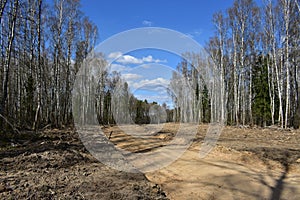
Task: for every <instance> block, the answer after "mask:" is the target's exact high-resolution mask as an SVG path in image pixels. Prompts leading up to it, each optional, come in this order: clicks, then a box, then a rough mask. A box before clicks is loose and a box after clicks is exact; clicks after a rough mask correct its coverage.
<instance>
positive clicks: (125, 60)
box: [116, 55, 167, 65]
mask: <svg viewBox="0 0 300 200" xmlns="http://www.w3.org/2000/svg"><path fill="white" fill-rule="evenodd" d="M116 62H118V63H121V64H123V65H124V64H143V63H166V62H167V60H160V59H154V58H153V56H151V55H149V56H146V57H143V58H141V59H140V58H136V57H134V56H131V55H124V56H121V57H119V59H117V60H116Z"/></svg>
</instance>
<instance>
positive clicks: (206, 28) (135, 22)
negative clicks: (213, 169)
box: [82, 0, 233, 45]
mask: <svg viewBox="0 0 300 200" xmlns="http://www.w3.org/2000/svg"><path fill="white" fill-rule="evenodd" d="M232 4H233V0H208V1H207V0H185V1H182V0H175V1H170V0H127V1H122V0H119V1H114V0H105V1H102V0H100V1H96V0H83V1H82V10H83V11H84V13H85V14H86V15H87V16H89V17H90V19H91V20H92V21H93V22H94V23H95V24H96V25H97V26H98V28H99V41H103V40H105V39H107V38H108V37H110V36H112V35H114V34H117V33H119V32H122V31H125V30H128V29H133V28H138V27H144V26H155V27H163V28H169V29H173V30H176V31H179V32H182V33H185V34H189V35H191V36H193V37H194V39H195V40H197V41H198V42H199V43H200V44H202V45H203V44H204V42H205V41H207V40H208V38H209V36H211V35H212V34H213V25H212V23H211V19H212V16H213V14H214V13H215V12H217V11H220V10H226V9H227V8H229V7H230V6H231V5H232Z"/></svg>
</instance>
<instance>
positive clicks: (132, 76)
mask: <svg viewBox="0 0 300 200" xmlns="http://www.w3.org/2000/svg"><path fill="white" fill-rule="evenodd" d="M122 78H124V79H125V81H130V80H137V79H140V78H143V76H141V75H139V74H129V73H128V74H122Z"/></svg>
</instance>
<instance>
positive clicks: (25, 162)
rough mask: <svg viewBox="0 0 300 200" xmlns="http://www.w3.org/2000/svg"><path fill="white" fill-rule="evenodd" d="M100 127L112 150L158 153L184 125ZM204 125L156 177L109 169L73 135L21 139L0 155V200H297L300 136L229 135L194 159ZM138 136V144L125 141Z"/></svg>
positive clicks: (228, 131) (274, 131) (233, 131)
mask: <svg viewBox="0 0 300 200" xmlns="http://www.w3.org/2000/svg"><path fill="white" fill-rule="evenodd" d="M145 127H146V126H144V125H142V126H124V127H121V128H122V129H120V127H117V126H112V127H102V128H103V130H104V133H105V135H104V136H103V137H105V138H109V139H110V141H111V142H112V143H114V144H115V145H116V146H118V147H120V148H122V149H124V150H127V151H131V152H134V153H141V154H146V153H149V152H155V151H158V150H159V149H160V148H162V147H164V146H165V145H166V144H168V143H169V142H171V141H173V139H174V136H175V135H176V133H177V131H178V128H179V127H181V128H184V130H187V131H188V130H189V127H190V125H189V124H171V123H169V124H164V125H153V127H151V126H147V127H148V128H147V127H146V129H145ZM149 127H150V128H149ZM207 129H208V125H200V126H199V128H198V131H197V135H196V137H195V138H194V139H193V143H192V145H191V147H190V148H189V149H188V150H187V151H186V152H185V153H184V154H183V155H182V156H181V157H180V158H179V159H177V160H176V161H175V162H173V163H172V164H171V165H169V166H167V167H165V168H162V169H160V170H158V171H154V172H149V173H145V174H141V173H125V172H121V171H118V170H114V169H111V168H109V167H107V166H105V165H103V164H101V163H100V162H98V161H97V160H96V159H95V158H93V156H92V155H91V154H90V153H89V152H88V151H87V150H86V149H85V147H84V146H83V144H82V142H81V141H80V140H79V137H78V134H76V133H74V132H73V131H71V130H69V131H65V130H64V131H60V130H45V131H43V132H40V133H33V132H22V135H20V136H18V138H16V139H15V140H14V141H9V143H8V142H7V141H6V142H2V144H1V146H2V147H1V149H0V199H9V198H11V199H41V198H44V199H167V198H169V199H300V131H295V130H280V129H278V128H275V127H273V128H266V129H259V128H251V129H250V128H233V127H226V128H225V129H224V130H223V132H222V135H221V137H220V139H219V140H218V142H217V145H216V147H215V148H214V149H213V151H212V152H211V153H210V154H209V155H208V156H207V157H205V158H204V159H200V158H199V148H200V147H201V145H202V142H203V139H204V137H205V134H206V131H207ZM128 130H130V131H131V132H132V131H133V132H135V133H139V132H140V131H141V130H142V131H143V130H146V131H144V132H143V137H134V136H132V135H128V134H127V133H129V132H130V131H128Z"/></svg>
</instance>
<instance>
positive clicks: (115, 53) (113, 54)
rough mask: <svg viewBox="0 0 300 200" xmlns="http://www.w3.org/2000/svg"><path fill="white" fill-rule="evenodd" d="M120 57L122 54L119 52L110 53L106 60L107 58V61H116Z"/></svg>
mask: <svg viewBox="0 0 300 200" xmlns="http://www.w3.org/2000/svg"><path fill="white" fill-rule="evenodd" d="M122 55H123V54H122V52H120V51H117V52H112V53H110V54H109V55H108V58H109V59H117V58H119V57H121V56H122Z"/></svg>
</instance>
